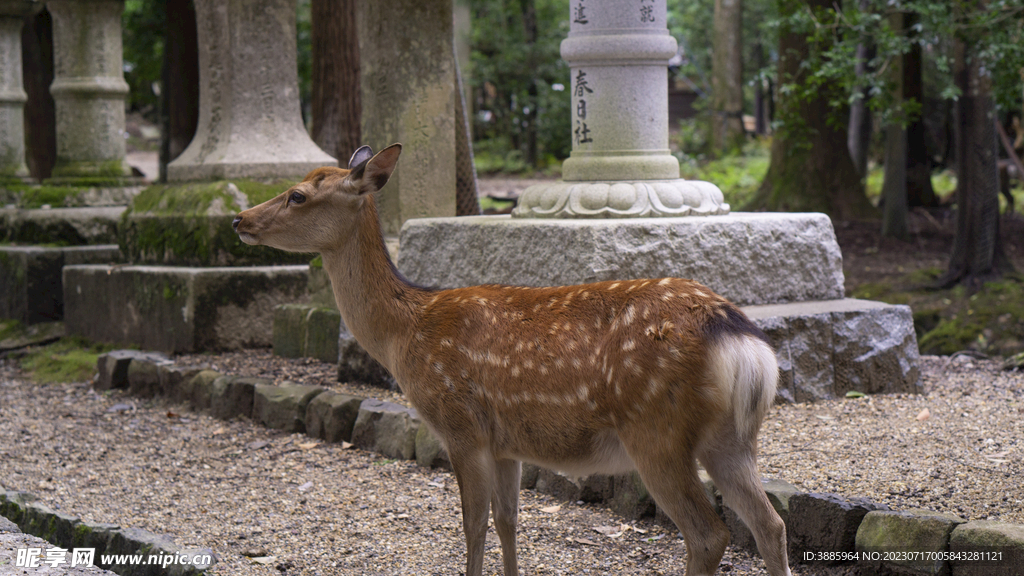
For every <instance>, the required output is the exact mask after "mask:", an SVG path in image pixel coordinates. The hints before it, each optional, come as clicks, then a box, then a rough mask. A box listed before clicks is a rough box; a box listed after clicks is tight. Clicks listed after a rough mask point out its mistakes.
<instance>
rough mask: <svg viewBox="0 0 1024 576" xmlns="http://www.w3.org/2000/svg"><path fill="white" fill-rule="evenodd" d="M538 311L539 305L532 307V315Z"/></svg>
mask: <svg viewBox="0 0 1024 576" xmlns="http://www.w3.org/2000/svg"><path fill="white" fill-rule="evenodd" d="M539 310H540V304H534V306H533V312H534V313H536V312H537V311H539Z"/></svg>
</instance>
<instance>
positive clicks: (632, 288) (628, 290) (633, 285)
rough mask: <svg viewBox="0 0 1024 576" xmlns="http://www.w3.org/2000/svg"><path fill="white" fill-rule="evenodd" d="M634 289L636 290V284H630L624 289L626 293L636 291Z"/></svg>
mask: <svg viewBox="0 0 1024 576" xmlns="http://www.w3.org/2000/svg"><path fill="white" fill-rule="evenodd" d="M636 289H637V285H636V284H630V285H629V288H626V292H632V291H633V290H636Z"/></svg>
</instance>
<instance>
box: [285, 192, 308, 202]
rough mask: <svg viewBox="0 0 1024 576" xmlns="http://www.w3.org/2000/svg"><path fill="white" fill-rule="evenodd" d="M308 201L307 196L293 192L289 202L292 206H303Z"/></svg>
mask: <svg viewBox="0 0 1024 576" xmlns="http://www.w3.org/2000/svg"><path fill="white" fill-rule="evenodd" d="M305 201H306V196H305V195H303V194H302V193H300V192H292V195H291V196H289V197H288V202H289V203H291V204H302V203H303V202H305Z"/></svg>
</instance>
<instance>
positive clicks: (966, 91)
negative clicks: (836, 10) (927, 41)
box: [938, 41, 1010, 288]
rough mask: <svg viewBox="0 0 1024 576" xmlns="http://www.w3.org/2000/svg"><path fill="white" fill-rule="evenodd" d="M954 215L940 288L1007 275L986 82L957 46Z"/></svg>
mask: <svg viewBox="0 0 1024 576" xmlns="http://www.w3.org/2000/svg"><path fill="white" fill-rule="evenodd" d="M955 51H956V72H955V74H954V77H955V81H956V84H957V87H958V88H959V89H960V91H961V95H960V98H959V100H957V104H956V122H955V131H956V160H957V167H958V170H959V173H958V174H957V190H956V201H957V215H956V234H955V237H954V241H953V251H952V254H951V255H950V258H949V270H948V271H947V272H946V274H945V275H944V276H943V277H942V278H940V279H939V282H938V283H939V284H940V285H941V286H946V287H948V286H951V285H953V284H956V283H958V282H961V283H964V284H967V285H968V286H970V287H972V288H979V287H980V286H981V284H982V283H983V282H984V281H986V280H989V279H992V278H996V277H999V276H1000V275H1002V274H1003V273H1004V272H1006V271H1008V270H1009V269H1010V264H1009V261H1008V259H1007V258H1006V254H1005V253H1004V252H1003V247H1002V243H1001V242H1000V239H999V196H998V194H999V182H998V180H999V174H998V168H997V164H996V161H997V158H998V149H997V141H996V133H995V125H994V123H993V122H992V114H993V111H994V103H993V99H992V86H991V77H990V76H989V75H988V74H987V73H985V71H984V70H983V69H982V65H981V63H980V62H979V60H978V59H977V58H972V57H971V56H972V55H971V54H970V53H969V50H968V48H967V46H966V45H965V44H964V43H963V42H961V41H957V42H956V47H955Z"/></svg>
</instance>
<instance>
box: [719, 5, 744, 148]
mask: <svg viewBox="0 0 1024 576" xmlns="http://www.w3.org/2000/svg"><path fill="white" fill-rule="evenodd" d="M742 16H743V2H742V0H715V23H714V27H715V30H714V39H713V42H714V46H713V58H712V62H711V93H712V94H711V110H712V119H711V122H712V126H711V145H712V147H713V149H714V150H715V152H716V153H719V154H723V153H728V152H730V151H733V150H736V149H739V148H741V147H742V146H743V18H742Z"/></svg>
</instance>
